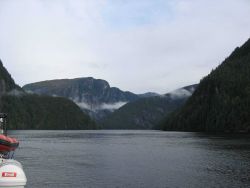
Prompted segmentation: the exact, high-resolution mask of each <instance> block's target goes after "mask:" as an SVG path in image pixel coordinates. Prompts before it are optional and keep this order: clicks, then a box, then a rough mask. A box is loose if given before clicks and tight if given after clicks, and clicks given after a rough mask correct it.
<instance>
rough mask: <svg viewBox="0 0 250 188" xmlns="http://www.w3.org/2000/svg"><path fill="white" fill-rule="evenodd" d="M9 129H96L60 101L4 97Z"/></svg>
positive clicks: (30, 96)
mask: <svg viewBox="0 0 250 188" xmlns="http://www.w3.org/2000/svg"><path fill="white" fill-rule="evenodd" d="M2 102H3V104H2V109H1V111H3V112H7V113H8V120H9V121H8V128H10V129H93V128H95V124H94V122H92V121H91V119H90V117H89V116H88V115H85V114H84V113H83V112H82V111H81V109H80V108H78V107H77V106H76V105H75V104H74V103H73V102H72V101H70V100H68V99H64V98H59V97H55V98H53V97H48V96H37V95H23V96H20V97H15V96H7V95H6V96H3V97H2Z"/></svg>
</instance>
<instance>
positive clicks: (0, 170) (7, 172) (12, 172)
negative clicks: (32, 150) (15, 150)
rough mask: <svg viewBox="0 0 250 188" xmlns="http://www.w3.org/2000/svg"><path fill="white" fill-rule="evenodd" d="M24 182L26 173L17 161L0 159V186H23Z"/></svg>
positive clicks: (19, 187) (9, 187)
mask: <svg viewBox="0 0 250 188" xmlns="http://www.w3.org/2000/svg"><path fill="white" fill-rule="evenodd" d="M26 183H27V178H26V175H25V173H24V171H23V168H22V165H21V164H20V163H19V162H18V161H16V160H13V159H0V188H24V186H25V185H26Z"/></svg>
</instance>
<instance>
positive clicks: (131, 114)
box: [101, 85, 196, 129]
mask: <svg viewBox="0 0 250 188" xmlns="http://www.w3.org/2000/svg"><path fill="white" fill-rule="evenodd" d="M195 87H196V85H192V86H188V87H184V88H181V89H177V90H175V91H173V92H171V93H168V94H166V95H161V96H160V95H158V96H153V97H147V98H141V99H138V100H136V101H134V102H130V103H127V104H126V105H124V106H122V107H121V108H120V109H118V110H117V111H115V112H114V113H113V114H111V115H109V116H108V117H107V118H105V119H104V121H103V122H102V123H101V126H102V128H104V129H152V128H153V127H154V126H156V125H157V124H158V123H159V121H160V120H162V119H163V118H164V117H165V115H166V114H168V113H170V112H172V111H173V110H175V109H177V108H179V107H180V106H182V105H183V104H184V103H185V101H186V100H187V98H188V97H190V96H191V95H192V93H193V92H194V90H195Z"/></svg>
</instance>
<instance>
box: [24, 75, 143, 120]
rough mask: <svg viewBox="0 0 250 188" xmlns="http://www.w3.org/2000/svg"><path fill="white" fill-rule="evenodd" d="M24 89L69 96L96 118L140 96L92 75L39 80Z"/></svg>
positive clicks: (43, 93) (40, 93) (41, 93)
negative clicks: (111, 85) (112, 85)
mask: <svg viewBox="0 0 250 188" xmlns="http://www.w3.org/2000/svg"><path fill="white" fill-rule="evenodd" d="M23 89H25V90H26V91H27V92H32V93H36V94H39V95H50V96H60V97H65V98H68V99H70V100H72V101H74V102H75V103H76V104H77V105H78V106H80V107H81V108H82V109H83V110H84V111H85V112H88V113H89V115H91V116H92V117H94V118H95V119H100V118H103V117H105V116H106V115H107V114H110V112H113V111H114V110H116V109H118V108H120V107H121V106H123V105H124V104H126V103H127V102H131V101H135V100H137V99H138V98H139V96H137V95H136V94H133V93H131V92H124V91H121V90H120V89H118V88H115V87H110V85H109V83H108V82H107V81H105V80H101V79H94V78H91V77H87V78H76V79H62V80H50V81H43V82H37V83H32V84H28V85H25V86H24V87H23Z"/></svg>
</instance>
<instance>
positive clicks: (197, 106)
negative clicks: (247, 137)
mask: <svg viewBox="0 0 250 188" xmlns="http://www.w3.org/2000/svg"><path fill="white" fill-rule="evenodd" d="M161 126H162V128H163V129H164V130H178V131H179V130H181V131H219V132H242V131H244V132H246V131H249V130H250V39H249V40H248V41H247V42H246V43H245V44H244V45H243V46H241V47H237V48H236V49H235V50H234V52H233V53H232V54H231V55H230V56H229V57H228V58H226V59H225V61H224V62H223V63H222V64H221V65H220V66H218V67H217V68H216V69H215V70H213V71H212V72H211V73H210V74H209V75H208V76H207V77H205V78H204V79H202V80H201V82H200V84H199V85H198V87H197V89H196V91H195V92H194V94H193V95H192V97H190V99H189V100H188V101H187V103H186V104H185V105H184V106H183V107H182V108H181V109H180V110H178V111H176V112H175V113H173V114H172V115H171V116H169V117H168V118H166V120H165V121H164V122H163V123H162V124H161Z"/></svg>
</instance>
